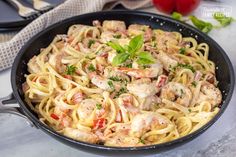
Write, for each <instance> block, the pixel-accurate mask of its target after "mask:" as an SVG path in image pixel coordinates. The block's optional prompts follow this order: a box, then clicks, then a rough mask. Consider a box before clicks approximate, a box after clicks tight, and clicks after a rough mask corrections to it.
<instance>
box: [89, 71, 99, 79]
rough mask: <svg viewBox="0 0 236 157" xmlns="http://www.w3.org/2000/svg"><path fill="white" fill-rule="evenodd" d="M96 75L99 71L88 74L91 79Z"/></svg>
mask: <svg viewBox="0 0 236 157" xmlns="http://www.w3.org/2000/svg"><path fill="white" fill-rule="evenodd" d="M96 75H97V73H96V72H95V71H94V72H90V73H88V76H89V78H90V79H92V78H93V77H94V76H96Z"/></svg>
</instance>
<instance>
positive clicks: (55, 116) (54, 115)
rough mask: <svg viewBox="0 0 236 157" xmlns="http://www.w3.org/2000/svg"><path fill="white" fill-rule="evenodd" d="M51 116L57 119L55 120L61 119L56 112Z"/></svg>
mask: <svg viewBox="0 0 236 157" xmlns="http://www.w3.org/2000/svg"><path fill="white" fill-rule="evenodd" d="M51 117H52V118H53V119H55V120H59V117H58V116H57V115H56V114H54V113H52V114H51Z"/></svg>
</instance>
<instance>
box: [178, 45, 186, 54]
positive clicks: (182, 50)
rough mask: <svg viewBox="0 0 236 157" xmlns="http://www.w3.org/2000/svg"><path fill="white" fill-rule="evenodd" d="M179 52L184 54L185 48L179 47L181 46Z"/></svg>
mask: <svg viewBox="0 0 236 157" xmlns="http://www.w3.org/2000/svg"><path fill="white" fill-rule="evenodd" d="M179 53H180V54H182V55H185V53H186V49H185V48H183V47H181V48H180V49H179Z"/></svg>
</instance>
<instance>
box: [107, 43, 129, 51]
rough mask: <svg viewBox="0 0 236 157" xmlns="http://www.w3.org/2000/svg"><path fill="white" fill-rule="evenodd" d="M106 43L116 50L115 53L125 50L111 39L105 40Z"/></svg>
mask: <svg viewBox="0 0 236 157" xmlns="http://www.w3.org/2000/svg"><path fill="white" fill-rule="evenodd" d="M107 45H108V46H110V47H111V48H113V49H114V50H116V52H117V53H125V52H126V50H125V49H124V48H123V47H122V46H121V45H120V44H119V43H115V42H112V41H109V42H107Z"/></svg>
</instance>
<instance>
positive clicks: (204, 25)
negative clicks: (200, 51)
mask: <svg viewBox="0 0 236 157" xmlns="http://www.w3.org/2000/svg"><path fill="white" fill-rule="evenodd" d="M189 18H190V20H191V21H192V23H193V24H194V26H196V27H197V28H198V29H200V30H201V31H202V32H204V33H208V32H210V31H211V30H212V28H213V25H212V24H211V23H210V22H205V21H202V20H200V19H198V18H197V17H196V16H189Z"/></svg>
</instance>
